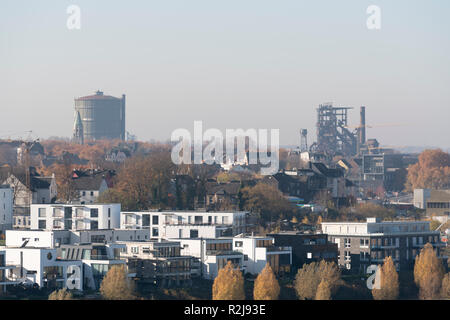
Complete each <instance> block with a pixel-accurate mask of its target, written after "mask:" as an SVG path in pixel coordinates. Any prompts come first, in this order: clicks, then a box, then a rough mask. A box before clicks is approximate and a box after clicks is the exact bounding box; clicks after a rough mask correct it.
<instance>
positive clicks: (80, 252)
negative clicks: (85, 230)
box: [56, 243, 126, 290]
mask: <svg viewBox="0 0 450 320" xmlns="http://www.w3.org/2000/svg"><path fill="white" fill-rule="evenodd" d="M124 247H125V246H124V245H123V244H117V243H109V244H103V243H90V244H75V245H62V246H60V247H59V248H58V249H56V250H57V255H58V261H62V262H67V263H70V262H71V261H77V262H81V265H82V268H83V269H82V270H83V272H82V273H83V278H81V279H82V285H83V287H84V288H86V289H92V290H98V289H100V284H101V282H102V280H103V278H104V276H105V275H106V273H108V271H109V270H110V269H111V268H112V267H113V266H116V265H124V264H126V261H125V260H122V259H120V251H121V250H123V248H124Z"/></svg>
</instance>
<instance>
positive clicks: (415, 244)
mask: <svg viewBox="0 0 450 320" xmlns="http://www.w3.org/2000/svg"><path fill="white" fill-rule="evenodd" d="M322 232H323V233H324V234H327V235H328V239H329V241H330V242H333V243H336V244H337V245H338V250H339V257H338V263H339V265H340V266H342V267H344V268H345V269H347V270H351V271H352V272H355V273H361V274H365V273H366V270H367V267H368V266H369V265H371V264H382V263H383V261H384V258H386V257H388V256H391V257H392V259H393V260H394V263H395V266H396V267H397V270H411V269H412V268H413V267H414V261H415V257H416V256H417V255H418V254H419V253H420V249H422V248H423V246H424V245H425V244H426V243H431V244H432V245H433V247H434V248H435V250H436V253H437V255H438V256H439V257H441V258H442V256H441V251H440V250H441V247H443V246H444V245H445V244H443V243H442V242H441V235H440V232H439V231H431V230H430V222H429V221H393V222H390V221H383V222H381V221H380V220H379V219H377V218H368V219H367V221H366V222H324V223H322Z"/></svg>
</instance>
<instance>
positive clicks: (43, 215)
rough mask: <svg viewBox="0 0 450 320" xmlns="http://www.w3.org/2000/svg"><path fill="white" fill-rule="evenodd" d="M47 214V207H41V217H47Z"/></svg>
mask: <svg viewBox="0 0 450 320" xmlns="http://www.w3.org/2000/svg"><path fill="white" fill-rule="evenodd" d="M46 216H47V212H46V209H45V208H39V218H45V217H46Z"/></svg>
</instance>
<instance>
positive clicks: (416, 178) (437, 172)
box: [406, 149, 450, 191]
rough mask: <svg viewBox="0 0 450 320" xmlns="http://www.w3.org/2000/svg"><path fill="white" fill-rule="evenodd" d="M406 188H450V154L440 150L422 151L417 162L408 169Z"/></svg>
mask: <svg viewBox="0 0 450 320" xmlns="http://www.w3.org/2000/svg"><path fill="white" fill-rule="evenodd" d="M406 188H407V190H409V191H412V190H414V189H423V188H430V189H448V188H450V154H449V153H447V152H444V151H442V150H441V149H436V150H425V151H423V152H422V153H421V154H420V155H419V161H418V162H417V163H416V164H413V165H411V166H409V167H408V176H407V181H406Z"/></svg>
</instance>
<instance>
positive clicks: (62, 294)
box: [48, 288, 73, 300]
mask: <svg viewBox="0 0 450 320" xmlns="http://www.w3.org/2000/svg"><path fill="white" fill-rule="evenodd" d="M48 300H73V295H72V292H70V291H67V290H66V288H64V289H60V290H55V291H53V292H52V293H51V294H50V295H49V296H48Z"/></svg>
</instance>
